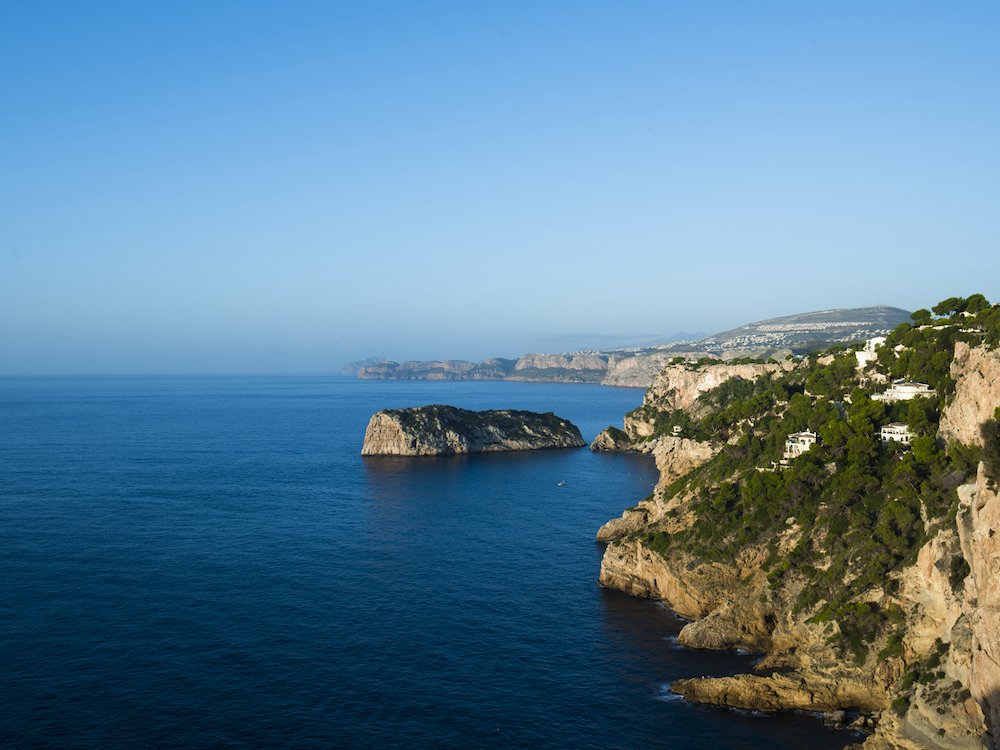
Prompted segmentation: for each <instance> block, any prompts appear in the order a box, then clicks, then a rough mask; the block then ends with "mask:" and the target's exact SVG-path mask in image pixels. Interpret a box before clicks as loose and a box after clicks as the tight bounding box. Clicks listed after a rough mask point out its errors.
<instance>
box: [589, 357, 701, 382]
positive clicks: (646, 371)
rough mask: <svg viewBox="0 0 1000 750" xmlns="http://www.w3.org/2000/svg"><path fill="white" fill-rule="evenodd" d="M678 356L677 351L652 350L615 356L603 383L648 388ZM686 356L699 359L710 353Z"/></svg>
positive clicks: (609, 364) (609, 363)
mask: <svg viewBox="0 0 1000 750" xmlns="http://www.w3.org/2000/svg"><path fill="white" fill-rule="evenodd" d="M676 356H677V353H676V352H651V353H643V354H637V355H635V356H632V357H613V358H612V359H611V360H610V361H609V362H608V372H607V374H606V375H605V376H604V380H602V381H601V384H602V385H616V386H625V387H630V388H648V387H649V386H650V384H651V383H652V382H653V380H654V379H655V378H656V376H657V375H658V374H659V373H660V372H661V371H662V370H663V368H664V367H666V366H667V363H668V362H669V361H670V360H671V359H673V358H674V357H676ZM685 356H687V357H693V358H694V359H698V358H699V357H705V356H708V353H707V352H688V353H685Z"/></svg>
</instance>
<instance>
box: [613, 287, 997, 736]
mask: <svg viewBox="0 0 1000 750" xmlns="http://www.w3.org/2000/svg"><path fill="white" fill-rule="evenodd" d="M960 301H961V300H960ZM936 309H937V308H936ZM974 315H975V317H974V319H973V320H971V321H970V320H969V317H970V316H969V315H965V316H963V315H961V314H960V313H955V314H953V315H952V317H951V318H950V319H943V320H942V319H939V320H936V321H933V323H934V325H923V326H902V327H901V328H899V329H897V331H895V332H894V333H893V334H892V336H890V340H889V341H888V342H887V346H885V347H883V348H882V349H881V350H879V360H878V363H877V366H876V367H875V368H874V369H875V370H876V371H877V372H878V374H880V375H882V376H884V377H885V378H886V379H892V378H903V377H905V378H908V379H914V380H919V381H921V382H927V383H930V384H932V385H933V386H934V387H935V388H936V389H937V390H938V392H939V393H940V394H946V398H945V399H942V398H940V397H935V398H931V399H914V400H913V401H911V402H902V403H898V404H884V403H881V402H879V401H877V400H873V399H871V398H870V396H871V394H872V392H873V391H874V390H875V389H876V388H877V387H878V385H877V383H876V382H875V381H874V380H872V379H870V378H869V379H868V380H865V381H862V380H860V379H859V375H858V374H857V373H856V371H855V370H854V365H855V363H854V361H853V360H854V357H853V352H845V353H844V354H842V355H833V356H827V357H822V358H811V359H808V360H804V361H802V362H800V363H798V364H797V365H795V366H794V367H791V366H783V367H781V368H779V369H774V368H772V369H770V370H767V371H763V372H760V373H758V374H757V375H756V376H754V374H753V373H752V372H746V373H740V374H737V373H735V372H731V373H727V374H728V375H729V377H728V379H719V378H716V377H714V376H707V373H705V374H702V375H698V374H697V373H688V372H682V371H680V370H679V369H676V368H673V366H672V367H670V368H666V369H665V370H664V372H663V373H661V374H660V375H658V376H657V378H656V380H655V381H654V384H653V386H651V388H650V390H649V392H648V393H647V397H646V399H645V400H644V405H643V407H641V409H640V410H637V412H636V413H633V414H632V415H630V417H631V418H630V419H627V420H626V424H625V430H618V431H614V432H609V434H608V436H607V439H608V440H609V441H611V442H613V443H614V444H613V445H609V447H611V448H614V449H622V448H626V449H630V450H635V449H644V448H645V446H652V447H651V448H650V450H652V451H654V455H655V450H656V446H658V445H660V444H661V441H664V440H665V439H666V438H664V437H663V435H664V434H665V433H666V432H667V431H668V430H670V429H671V428H672V426H673V425H682V426H683V427H682V429H683V432H684V433H685V434H688V435H692V436H701V437H705V436H708V437H709V438H711V439H710V440H698V441H692V442H694V443H695V445H693V446H692V445H687V446H684V448H683V449H682V453H687V452H690V455H689V456H688V458H689V459H691V460H688V461H686V462H676V461H675V462H673V463H664V465H663V476H662V477H661V481H660V483H659V484H658V485H657V488H656V490H655V491H654V493H653V494H652V495H651V496H650V497H648V498H646V499H644V500H642V501H640V502H639V503H638V504H637V505H636V506H634V507H632V508H629V509H628V510H626V511H625V512H624V514H623V515H622V517H621V518H619V519H614V520H612V521H610V522H608V523H607V524H605V526H604V527H602V529H601V531H600V532H599V538H600V539H602V540H604V541H608V542H609V544H608V546H607V548H606V550H605V554H604V559H603V560H602V564H601V574H600V581H601V584H602V585H605V586H609V587H613V588H618V589H621V590H623V591H626V592H628V593H631V594H633V595H636V596H642V597H651V598H655V599H659V600H661V601H663V602H664V603H665V604H666V605H667V606H668V607H670V608H671V609H673V610H674V611H676V612H678V613H679V614H681V615H683V616H684V617H687V618H690V619H692V620H693V622H691V623H689V624H688V625H686V626H685V627H684V628H683V630H682V631H681V633H680V636H679V638H678V641H679V643H681V644H683V645H686V646H689V647H692V648H713V649H717V648H734V647H739V648H745V649H750V650H753V651H757V652H760V653H761V654H762V657H761V660H760V661H759V662H758V666H757V669H756V672H755V673H754V674H748V675H737V676H734V677H726V678H693V679H685V680H677V681H675V682H674V683H672V685H671V688H672V690H673V691H674V692H676V693H677V694H679V695H682V696H683V697H685V698H686V699H689V700H693V701H698V702H704V703H710V704H716V705H721V706H730V707H739V708H747V709H756V710H764V711H776V710H784V709H801V710H810V711H823V712H830V715H831V716H834V717H837V718H841V717H843V715H844V714H843V713H842V712H843V711H860V712H861V718H860V719H859V720H858V723H857V726H863V727H865V728H866V729H871V730H874V731H873V733H872V734H871V736H869V737H868V738H867V740H866V741H865V748H866V750H889V749H890V748H895V749H905V750H916V749H917V748H954V749H958V748H962V749H966V748H968V749H970V750H971V749H973V748H975V749H979V748H996V747H1000V743H998V736H1000V735H998V733H1000V541H998V540H1000V533H998V532H1000V498H998V494H997V488H996V485H995V483H993V482H991V481H990V479H989V476H990V474H989V471H988V470H987V465H986V464H983V463H981V462H980V461H979V455H980V451H981V450H983V451H989V450H992V453H991V454H990V455H994V456H1000V445H998V446H990V445H985V447H984V440H985V438H984V437H983V433H982V432H981V427H982V424H983V422H984V421H985V420H988V419H991V418H992V417H993V416H994V411H995V409H996V408H997V407H998V406H1000V398H998V396H1000V393H998V391H997V385H996V384H997V383H998V382H1000V378H997V375H1000V352H998V351H997V350H996V349H995V348H993V346H994V342H995V341H996V340H997V338H998V337H1000V307H992V308H987V309H982V308H980V309H979V310H977V311H976V312H975V313H974ZM721 373H722V371H717V372H716V375H720V374H721ZM706 376H707V377H706ZM869 376H870V373H869ZM713 385H714V387H712V386H713ZM703 389H704V390H703ZM900 421H904V422H907V423H908V424H909V425H910V429H911V430H912V431H913V433H914V437H913V439H912V446H909V447H908V446H906V445H897V444H894V443H890V444H881V443H880V441H879V439H878V430H879V426H880V425H884V424H888V423H890V422H900ZM803 429H811V430H814V431H816V432H817V433H818V435H819V442H818V444H817V445H816V446H814V447H813V448H812V450H809V451H807V452H806V453H805V454H804V455H801V456H799V457H796V458H793V459H791V460H787V461H786V462H785V464H779V463H778V460H779V459H781V457H782V450H783V447H784V438H785V436H786V435H788V434H789V433H791V432H797V431H800V430H803ZM990 434H991V435H995V434H996V433H995V432H993V433H990ZM990 439H991V440H992V439H994V438H990ZM707 445H711V446H712V447H713V448H712V454H711V455H708V453H707V452H706V453H703V454H702V455H701V456H699V457H698V458H695V456H696V453H695V451H697V450H700V446H707ZM678 448H680V446H679V445H675V446H674V449H675V451H676V450H677V449H678ZM984 455H986V454H984ZM706 456H707V458H706ZM993 460H994V461H995V462H996V459H993ZM772 462H773V463H772ZM685 463H686V464H687V465H686V466H685ZM993 471H994V472H995V471H996V468H994V469H993Z"/></svg>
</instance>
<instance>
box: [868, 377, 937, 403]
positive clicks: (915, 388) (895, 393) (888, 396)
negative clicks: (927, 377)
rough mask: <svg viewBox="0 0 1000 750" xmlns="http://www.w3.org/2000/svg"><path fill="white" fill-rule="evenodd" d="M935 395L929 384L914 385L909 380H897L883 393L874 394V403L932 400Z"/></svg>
mask: <svg viewBox="0 0 1000 750" xmlns="http://www.w3.org/2000/svg"><path fill="white" fill-rule="evenodd" d="M933 395H934V389H933V388H931V387H930V386H929V385H927V383H914V382H912V381H909V380H895V381H893V383H892V385H891V386H889V388H887V389H886V390H885V391H883V392H882V393H873V394H872V401H885V402H887V403H888V402H892V401H909V400H910V399H911V398H916V397H917V396H923V397H925V398H930V397H931V396H933Z"/></svg>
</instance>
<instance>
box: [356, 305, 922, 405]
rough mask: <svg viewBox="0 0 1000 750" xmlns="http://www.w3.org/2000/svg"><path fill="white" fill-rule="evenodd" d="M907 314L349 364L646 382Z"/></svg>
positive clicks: (834, 314)
mask: <svg viewBox="0 0 1000 750" xmlns="http://www.w3.org/2000/svg"><path fill="white" fill-rule="evenodd" d="M909 320H910V313H909V311H907V310H902V309H900V308H898V307H887V306H885V305H876V306H874V307H855V308H848V309H837V310H819V311H816V312H808V313H800V314H798V315H788V316H785V317H781V318H770V319H768V320H761V321H757V322H756V323H748V324H746V325H743V326H740V327H739V328H734V329H732V330H731V331H723V332H722V333H717V334H715V335H713V336H709V337H708V338H703V339H699V340H697V341H678V342H672V343H668V344H660V345H652V346H643V347H627V348H624V347H623V348H618V349H602V350H584V351H576V352H568V353H564V354H525V355H524V356H522V357H519V358H518V359H505V358H502V357H496V358H492V359H486V360H483V361H482V362H468V361H466V360H460V359H447V360H431V361H409V362H402V363H400V362H393V361H392V360H387V359H381V358H377V357H373V358H369V359H367V360H364V361H362V362H354V363H351V364H350V365H347V366H346V367H345V368H344V371H345V372H348V373H350V374H355V375H357V376H358V377H359V378H362V379H364V380H529V381H547V382H561V383H602V384H604V385H617V386H632V387H642V388H645V387H647V386H649V384H650V383H652V382H653V378H654V377H655V376H656V374H657V373H658V372H659V371H660V370H661V369H663V367H664V365H666V364H667V362H669V361H670V360H671V359H673V358H674V357H694V358H698V357H721V358H723V359H733V358H736V357H756V358H767V357H776V358H783V357H784V356H785V355H786V354H802V353H805V352H808V351H815V350H817V349H824V348H826V347H828V346H833V345H834V344H841V343H849V342H854V341H863V340H865V339H868V338H872V337H873V336H880V335H885V334H886V333H888V332H889V331H891V330H892V329H893V328H895V327H896V326H898V325H899V324H900V323H906V322H909Z"/></svg>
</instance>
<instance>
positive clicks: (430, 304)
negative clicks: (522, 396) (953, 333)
mask: <svg viewBox="0 0 1000 750" xmlns="http://www.w3.org/2000/svg"><path fill="white" fill-rule="evenodd" d="M998 39H1000V4H998V3H996V2H992V1H990V2H949V3H943V2H934V3H925V2H913V1H910V0H907V1H906V2H876V3H872V2H870V1H867V0H866V1H865V2H841V3H811V2H801V1H796V2H782V3H777V2H753V3H748V2H704V3H694V2H650V3H609V2H593V3H588V2H565V3H562V2H524V3H517V2H510V1H507V2H496V3H479V2H454V3H436V2H405V3H404V2H399V3H392V2H378V3H373V2H364V3H362V2H358V3H347V2H340V3H338V2H281V3H279V2H269V3H264V2H252V1H248V0H240V1H239V2H197V3H195V2H190V3H186V2H172V3H144V2H131V1H130V2H122V3H111V2H92V3H90V2H88V3H83V2H75V1H74V2H65V3H60V2H53V3H30V2H25V3H14V2H8V3H4V5H3V9H2V10H0V92H2V96H0V138H2V144H3V146H2V148H0V373H2V374H18V373H39V374H43V373H112V372H122V373H136V372H323V371H327V372H328V371H332V370H335V369H336V368H337V367H338V366H339V365H340V364H341V363H343V362H344V361H347V360H350V359H355V358H360V357H363V356H366V355H368V354H382V355H386V356H388V357H391V358H396V359H403V358H434V357H445V356H453V357H464V358H472V359H478V358H482V357H485V356H488V355H508V356H509V355H517V354H520V353H522V352H526V351H557V350H560V349H565V348H571V347H577V346H580V345H585V344H588V343H594V344H607V343H609V342H611V341H615V340H618V339H621V340H635V339H636V338H639V339H650V338H656V337H657V336H664V335H668V334H670V333H673V332H674V331H677V330H688V331H690V330H695V331H706V332H712V331H715V330H720V329H725V328H729V327H732V326H735V325H739V324H741V323H744V322H748V321H750V320H754V319H760V318H765V317H771V316H775V315H782V314H790V313H795V312H802V311H806V310H815V309H823V308H829V307H850V306H860V305H868V304H879V303H881V304H889V305H896V306H899V307H906V308H910V309H912V308H914V307H918V306H924V305H930V304H933V303H935V302H937V301H938V300H939V299H941V298H943V297H947V296H951V295H956V294H958V295H965V294H969V293H972V292H976V291H978V292H982V293H983V294H985V295H986V296H987V297H989V298H990V299H992V300H997V299H1000V246H998V245H1000V242H998V237H1000V44H997V40H998Z"/></svg>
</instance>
